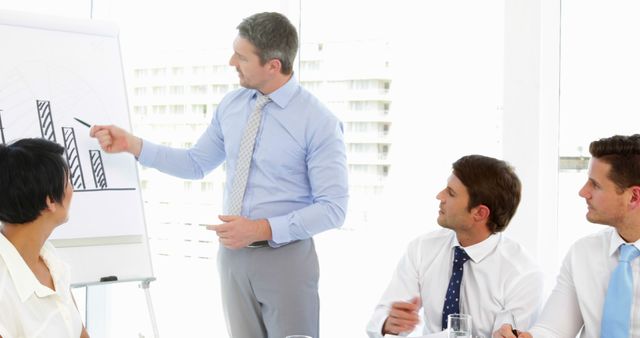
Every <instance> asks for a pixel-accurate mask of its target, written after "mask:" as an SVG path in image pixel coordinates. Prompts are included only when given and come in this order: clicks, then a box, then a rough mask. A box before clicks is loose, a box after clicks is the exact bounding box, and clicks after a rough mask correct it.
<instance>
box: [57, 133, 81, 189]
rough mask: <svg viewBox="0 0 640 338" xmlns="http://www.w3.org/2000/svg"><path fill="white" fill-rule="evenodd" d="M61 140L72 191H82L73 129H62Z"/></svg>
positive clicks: (79, 164)
mask: <svg viewBox="0 0 640 338" xmlns="http://www.w3.org/2000/svg"><path fill="white" fill-rule="evenodd" d="M62 138H63V139H64V149H65V154H66V156H67V163H69V174H70V176H71V184H72V185H73V190H84V189H85V184H84V175H83V174H82V165H81V163H80V154H79V153H78V144H77V142H76V133H75V131H74V130H73V128H69V127H62Z"/></svg>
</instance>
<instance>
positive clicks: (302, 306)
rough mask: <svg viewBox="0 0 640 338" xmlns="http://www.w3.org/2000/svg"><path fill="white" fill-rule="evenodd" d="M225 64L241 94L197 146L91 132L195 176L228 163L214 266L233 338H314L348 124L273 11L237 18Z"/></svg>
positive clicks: (342, 204) (343, 198)
mask: <svg viewBox="0 0 640 338" xmlns="http://www.w3.org/2000/svg"><path fill="white" fill-rule="evenodd" d="M233 49H234V53H233V55H232V56H231V59H230V61H229V64H230V65H231V66H234V67H235V68H236V70H237V71H238V76H239V78H240V84H241V85H242V87H244V88H241V89H239V90H236V91H233V92H231V93H229V94H228V95H227V96H225V97H224V99H223V100H222V102H220V105H219V106H218V108H217V110H216V112H215V114H214V117H213V120H212V121H211V124H210V125H209V127H208V128H207V130H206V132H205V133H204V134H203V135H202V136H201V137H200V139H199V140H198V142H197V143H196V144H195V146H193V148H191V149H173V148H168V147H164V146H159V145H156V144H153V143H151V142H149V141H147V140H144V141H143V140H142V139H140V138H138V137H135V136H133V135H131V134H129V133H127V132H126V131H124V130H122V129H120V128H118V127H115V126H94V127H93V128H92V129H91V135H92V136H94V137H96V138H97V139H98V140H99V142H100V145H101V147H102V148H103V149H104V150H105V151H107V152H110V153H116V152H121V151H126V152H129V153H131V154H133V155H134V156H135V157H136V158H138V161H139V162H140V163H141V164H142V165H145V166H149V167H153V168H156V169H158V170H160V171H162V172H165V173H168V174H171V175H174V176H179V177H183V178H192V179H198V178H202V177H203V176H204V175H205V174H207V173H208V172H210V171H211V170H213V169H214V168H216V167H218V166H219V165H220V164H222V162H223V161H226V175H227V176H226V177H227V180H226V185H225V191H224V197H225V198H224V201H225V202H224V212H225V215H222V216H219V218H220V220H221V221H222V224H218V225H212V226H209V227H208V228H209V229H210V230H213V231H215V232H216V233H217V235H218V237H219V240H220V243H221V245H220V250H219V252H218V269H219V272H220V279H221V287H222V299H223V306H224V310H225V316H226V319H227V326H228V330H229V334H230V335H231V336H232V337H237V338H255V337H269V338H281V337H285V336H287V335H291V334H305V335H310V336H312V337H314V338H317V337H318V336H319V333H318V331H319V329H318V326H319V325H318V322H319V299H318V277H319V271H318V259H317V256H316V251H315V247H314V243H313V239H312V236H313V235H315V234H317V233H320V232H323V231H326V230H329V229H332V228H336V227H339V226H341V225H342V223H343V222H344V218H345V213H346V210H347V199H348V190H347V187H348V184H347V166H346V154H345V146H344V141H343V131H342V124H341V122H340V121H339V120H338V119H337V118H336V116H334V115H333V114H332V113H331V112H330V111H329V110H328V109H327V108H326V107H325V106H324V105H323V104H322V103H321V102H320V101H318V99H317V98H315V97H314V96H313V95H312V94H311V93H309V92H308V91H306V90H305V89H304V88H302V87H301V86H300V84H299V83H298V81H297V80H296V78H295V77H294V76H293V60H294V58H295V56H296V53H297V50H298V36H297V32H296V29H295V27H294V26H293V25H292V24H291V23H290V22H289V20H288V19H287V18H286V17H284V16H283V15H281V14H278V13H259V14H255V15H252V16H250V17H248V18H246V19H244V20H243V21H242V23H240V25H239V26H238V36H237V37H236V39H235V41H234V43H233Z"/></svg>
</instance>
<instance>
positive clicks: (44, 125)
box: [36, 100, 56, 142]
mask: <svg viewBox="0 0 640 338" xmlns="http://www.w3.org/2000/svg"><path fill="white" fill-rule="evenodd" d="M36 107H38V118H39V119H40V132H41V133H42V138H43V139H46V140H49V141H53V142H56V132H55V129H54V128H53V116H52V115H51V102H50V101H45V100H36Z"/></svg>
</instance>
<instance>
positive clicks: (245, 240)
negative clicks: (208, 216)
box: [207, 215, 271, 249]
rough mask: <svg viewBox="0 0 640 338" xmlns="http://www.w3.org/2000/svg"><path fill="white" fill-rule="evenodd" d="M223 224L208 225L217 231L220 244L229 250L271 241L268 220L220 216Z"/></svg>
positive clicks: (210, 228) (208, 227) (209, 228)
mask: <svg viewBox="0 0 640 338" xmlns="http://www.w3.org/2000/svg"><path fill="white" fill-rule="evenodd" d="M218 218H219V219H220V220H221V221H222V222H224V223H222V224H211V225H207V229H208V230H212V231H215V232H216V234H217V235H218V239H219V241H220V244H222V245H223V246H224V247H226V248H229V249H240V248H244V247H246V246H248V245H249V244H251V243H253V242H257V241H265V240H270V239H271V226H270V225H269V221H268V220H266V219H257V220H251V219H248V218H246V217H244V216H237V215H220V216H218Z"/></svg>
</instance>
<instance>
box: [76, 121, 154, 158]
mask: <svg viewBox="0 0 640 338" xmlns="http://www.w3.org/2000/svg"><path fill="white" fill-rule="evenodd" d="M89 136H91V137H94V138H96V139H97V140H98V143H100V147H101V148H102V150H104V151H105V152H107V153H119V152H123V151H126V152H129V153H131V154H133V156H135V157H138V156H140V151H141V150H142V140H141V139H140V138H138V137H136V136H134V135H132V134H131V133H129V132H127V131H126V130H124V129H122V128H120V127H116V126H99V125H95V126H93V127H91V130H90V131H89Z"/></svg>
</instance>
